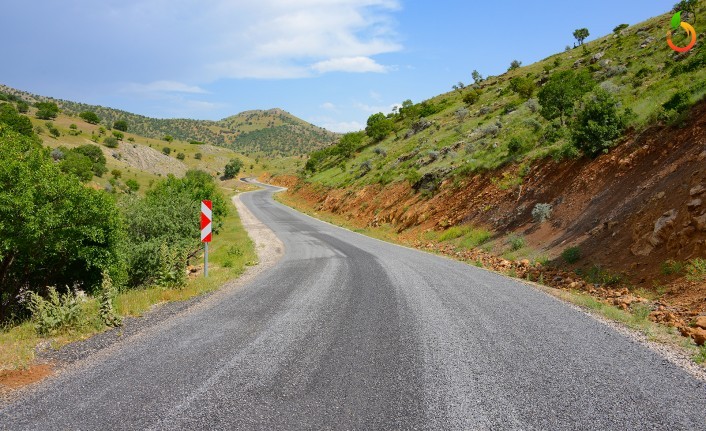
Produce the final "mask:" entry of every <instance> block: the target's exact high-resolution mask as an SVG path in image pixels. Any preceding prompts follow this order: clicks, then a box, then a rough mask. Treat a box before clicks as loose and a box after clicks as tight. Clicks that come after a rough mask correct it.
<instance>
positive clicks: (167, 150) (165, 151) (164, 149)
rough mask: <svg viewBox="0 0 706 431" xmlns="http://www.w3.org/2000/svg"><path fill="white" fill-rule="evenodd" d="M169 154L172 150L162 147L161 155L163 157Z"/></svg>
mask: <svg viewBox="0 0 706 431" xmlns="http://www.w3.org/2000/svg"><path fill="white" fill-rule="evenodd" d="M171 153H172V149H171V148H169V147H164V148H162V154H164V155H165V156H168V155H170V154H171Z"/></svg>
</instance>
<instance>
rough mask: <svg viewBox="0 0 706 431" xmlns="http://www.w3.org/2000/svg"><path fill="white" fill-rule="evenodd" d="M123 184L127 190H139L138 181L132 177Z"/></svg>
mask: <svg viewBox="0 0 706 431" xmlns="http://www.w3.org/2000/svg"><path fill="white" fill-rule="evenodd" d="M125 185H126V186H127V188H128V190H130V192H132V193H135V192H137V191H138V190H140V183H138V182H137V180H135V179H134V178H130V179H129V180H127V181H125Z"/></svg>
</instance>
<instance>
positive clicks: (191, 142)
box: [189, 141, 206, 145]
mask: <svg viewBox="0 0 706 431" xmlns="http://www.w3.org/2000/svg"><path fill="white" fill-rule="evenodd" d="M189 144H191V145H206V143H205V142H201V141H189Z"/></svg>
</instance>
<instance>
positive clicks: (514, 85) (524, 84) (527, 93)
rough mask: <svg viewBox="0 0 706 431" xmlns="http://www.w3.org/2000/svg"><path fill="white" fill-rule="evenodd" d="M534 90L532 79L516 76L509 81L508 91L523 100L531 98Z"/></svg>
mask: <svg viewBox="0 0 706 431" xmlns="http://www.w3.org/2000/svg"><path fill="white" fill-rule="evenodd" d="M536 88H537V86H536V85H535V83H534V80H532V78H528V77H519V76H516V77H514V78H512V79H511V80H510V89H511V90H512V91H514V92H515V93H517V94H519V95H520V97H522V98H525V99H529V98H530V97H532V95H533V94H534V90H535V89H536Z"/></svg>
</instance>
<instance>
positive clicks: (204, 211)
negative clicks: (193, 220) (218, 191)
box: [201, 200, 213, 277]
mask: <svg viewBox="0 0 706 431" xmlns="http://www.w3.org/2000/svg"><path fill="white" fill-rule="evenodd" d="M211 208H212V206H211V201H208V200H204V201H201V242H203V244H204V254H203V276H204V277H208V243H209V242H211V220H213V213H212V211H211Z"/></svg>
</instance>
